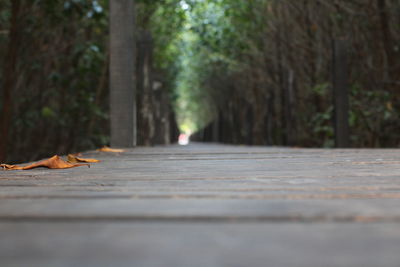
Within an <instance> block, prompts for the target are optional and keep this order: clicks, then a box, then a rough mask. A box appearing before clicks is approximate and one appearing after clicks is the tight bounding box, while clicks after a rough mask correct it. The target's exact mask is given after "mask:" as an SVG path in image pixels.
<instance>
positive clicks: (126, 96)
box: [110, 0, 136, 147]
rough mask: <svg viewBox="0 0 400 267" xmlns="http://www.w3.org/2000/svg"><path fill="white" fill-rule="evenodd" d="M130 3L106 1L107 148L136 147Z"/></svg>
mask: <svg viewBox="0 0 400 267" xmlns="http://www.w3.org/2000/svg"><path fill="white" fill-rule="evenodd" d="M134 16H135V12H134V1H133V0H112V1H110V105H111V107H110V109H111V110H110V111H111V146H114V147H132V146H134V145H136V102H135V82H134V73H135V34H134V33H135V20H134Z"/></svg>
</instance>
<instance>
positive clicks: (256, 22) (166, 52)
mask: <svg viewBox="0 0 400 267" xmlns="http://www.w3.org/2000/svg"><path fill="white" fill-rule="evenodd" d="M135 2H136V13H137V16H136V20H137V25H138V27H137V29H136V34H137V36H138V37H140V36H141V33H142V32H148V33H150V34H151V36H152V40H153V47H154V51H153V62H152V70H153V76H152V77H153V78H152V83H154V84H162V88H163V89H162V90H163V92H165V93H166V95H167V98H168V101H169V102H170V103H171V106H172V108H173V110H174V114H175V117H176V118H177V121H178V124H179V126H180V129H181V131H184V132H188V133H193V132H196V131H197V130H200V129H203V128H205V127H207V125H209V124H210V123H212V122H213V121H214V122H216V121H217V122H218V124H219V128H220V137H221V138H220V141H221V142H228V143H235V144H244V143H248V144H256V145H297V146H317V147H320V146H325V147H332V146H333V128H332V123H331V121H332V116H333V112H332V110H333V107H332V103H333V101H332V67H331V66H332V42H333V41H334V40H338V39H340V40H346V42H347V43H348V47H349V57H350V58H349V69H350V74H349V75H350V78H349V89H350V119H349V123H350V130H351V143H352V146H355V147H379V146H383V147H388V146H396V147H397V146H398V145H399V141H398V140H399V131H398V129H399V127H400V121H399V108H400V101H399V97H400V90H399V89H400V88H399V87H400V77H399V76H400V63H399V62H400V60H399V59H400V55H399V53H400V48H399V43H400V42H399V41H400V29H399V28H400V24H399V23H398V22H399V21H400V15H399V14H400V12H399V11H400V3H399V2H398V1H395V0H368V1H365V0H337V1H323V0H304V1H303V0H302V1H291V0H137V1H135ZM139 39H140V38H139ZM108 57H109V48H108V1H107V0H32V1H22V0H13V1H12V0H0V59H1V60H0V69H1V72H0V86H1V90H2V91H1V94H2V101H0V108H1V110H2V117H1V123H2V124H1V125H4V127H5V126H7V125H8V126H9V128H8V134H7V143H8V144H9V145H8V146H7V149H6V150H7V159H8V160H10V161H26V160H32V159H36V158H40V157H44V156H47V155H48V154H52V153H67V152H70V151H78V150H83V149H91V148H94V147H98V146H101V145H105V144H108V143H109V126H108V125H109V116H108V112H109V110H108V109H109V108H108V64H109V62H108ZM10 66H14V67H11V68H10ZM288 87H290V88H291V89H290V90H291V91H290V95H288V89H287V88H288ZM7 88H8V89H10V90H8V89H7ZM154 88H156V87H154ZM7 91H10V92H11V95H10V96H7V94H5V92H7ZM139 93H140V92H139ZM151 99H152V100H151V101H150V102H151V103H152V104H151V105H152V108H151V109H154V107H155V106H156V105H157V103H158V101H160V100H159V99H158V98H157V97H156V96H154V97H152V98H151ZM150 102H149V103H150ZM146 103H147V102H146ZM142 105H147V104H142ZM288 106H290V112H291V114H292V115H291V116H288V111H287V110H286V109H287V108H285V107H288ZM174 114H172V113H171V116H174ZM154 116H155V117H156V115H154ZM152 123H153V124H154V125H157V124H159V123H158V122H157V120H155V119H154V120H153V122H152ZM289 124H290V127H289ZM8 126H7V127H8ZM4 127H3V126H2V129H3V128H4ZM154 127H156V126H154ZM154 127H153V128H154ZM171 127H172V126H171ZM139 131H140V129H139ZM221 132H223V133H221ZM145 134H147V132H146V133H145ZM289 135H290V136H291V137H290V138H291V140H289ZM2 138H4V136H3V137H2ZM38 140H40V145H38V142H37V141H38Z"/></svg>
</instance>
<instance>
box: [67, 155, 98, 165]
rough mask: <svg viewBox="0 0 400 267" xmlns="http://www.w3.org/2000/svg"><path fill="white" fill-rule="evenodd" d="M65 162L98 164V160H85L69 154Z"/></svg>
mask: <svg viewBox="0 0 400 267" xmlns="http://www.w3.org/2000/svg"><path fill="white" fill-rule="evenodd" d="M67 161H68V162H70V163H78V162H85V163H95V162H100V160H98V159H85V158H80V157H77V156H75V155H74V154H69V155H68V158H67Z"/></svg>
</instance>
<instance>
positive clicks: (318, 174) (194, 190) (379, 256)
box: [0, 144, 400, 267]
mask: <svg viewBox="0 0 400 267" xmlns="http://www.w3.org/2000/svg"><path fill="white" fill-rule="evenodd" d="M84 156H87V157H94V158H98V159H101V160H102V162H101V163H97V164H92V165H91V168H86V167H79V168H74V169H67V170H47V169H35V170H31V171H1V172H0V266H139V267H150V266H151V267H153V266H160V267H161V266H162V267H181V266H182V267H185V266H191V267H192V266H193V267H209V266H210V267H214V266H215V267H217V266H218V267H219V266H224V267H225V266H226V267H231V266H243V267H249V266H271V267H274V266H283V267H287V266H296V267H298V266H299V267H303V266H304V267H312V266H316V267H327V266H343V267H349V266H351V267H354V266H360V267H367V266H371V267H377V266H379V267H382V266H393V267H398V266H400V150H396V149H386V150H367V149H365V150H357V149H349V150H325V149H289V148H271V147H245V146H236V147H235V146H224V145H207V144H193V145H189V146H186V147H181V146H169V147H156V148H136V149H131V150H128V151H127V152H125V153H120V154H107V153H101V152H89V153H85V155H84Z"/></svg>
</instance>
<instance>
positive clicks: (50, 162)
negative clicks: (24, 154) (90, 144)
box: [0, 155, 90, 170]
mask: <svg viewBox="0 0 400 267" xmlns="http://www.w3.org/2000/svg"><path fill="white" fill-rule="evenodd" d="M85 165H86V166H88V167H89V168H90V165H89V164H81V163H70V162H66V161H65V160H63V159H62V158H60V157H59V156H57V155H55V156H53V157H51V158H49V159H45V160H42V161H39V162H36V163H33V164H30V165H27V166H19V165H8V164H1V165H0V167H1V168H3V169H5V170H30V169H35V168H39V167H44V168H49V169H69V168H75V167H79V166H85Z"/></svg>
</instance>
